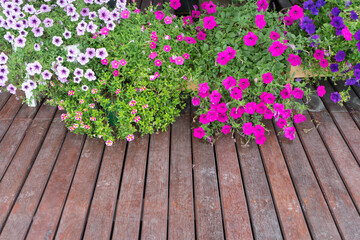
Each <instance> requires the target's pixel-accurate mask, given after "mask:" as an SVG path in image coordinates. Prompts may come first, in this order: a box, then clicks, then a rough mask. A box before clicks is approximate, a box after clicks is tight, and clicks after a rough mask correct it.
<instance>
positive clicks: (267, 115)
mask: <svg viewBox="0 0 360 240" xmlns="http://www.w3.org/2000/svg"><path fill="white" fill-rule="evenodd" d="M273 117H274V113H273V112H272V111H271V109H267V110H266V111H265V113H264V118H265V119H272V118H273Z"/></svg>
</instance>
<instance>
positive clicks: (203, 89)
mask: <svg viewBox="0 0 360 240" xmlns="http://www.w3.org/2000/svg"><path fill="white" fill-rule="evenodd" d="M199 92H200V93H205V92H209V86H208V83H207V82H205V83H199Z"/></svg>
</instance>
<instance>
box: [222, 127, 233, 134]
mask: <svg viewBox="0 0 360 240" xmlns="http://www.w3.org/2000/svg"><path fill="white" fill-rule="evenodd" d="M221 131H222V133H223V134H228V133H230V131H231V126H230V125H224V126H223V127H222V129H221Z"/></svg>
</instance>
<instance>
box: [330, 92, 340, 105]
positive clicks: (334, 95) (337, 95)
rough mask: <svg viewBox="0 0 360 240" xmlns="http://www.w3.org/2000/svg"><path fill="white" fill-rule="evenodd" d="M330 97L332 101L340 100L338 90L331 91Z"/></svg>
mask: <svg viewBox="0 0 360 240" xmlns="http://www.w3.org/2000/svg"><path fill="white" fill-rule="evenodd" d="M330 99H331V100H332V101H333V102H334V103H338V102H340V101H341V95H340V93H338V92H333V93H331V96H330Z"/></svg>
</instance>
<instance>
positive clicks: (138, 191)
mask: <svg viewBox="0 0 360 240" xmlns="http://www.w3.org/2000/svg"><path fill="white" fill-rule="evenodd" d="M148 144H149V136H144V137H141V138H140V137H139V138H136V139H135V140H134V141H133V142H130V143H129V146H128V150H127V155H126V160H125V166H124V173H123V177H122V182H121V188H120V196H119V200H118V204H117V210H116V216H115V223H114V224H115V225H114V233H113V239H125V240H131V239H138V237H139V230H140V229H139V228H140V218H141V205H142V197H143V190H144V181H145V170H146V161H147V150H148Z"/></svg>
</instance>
